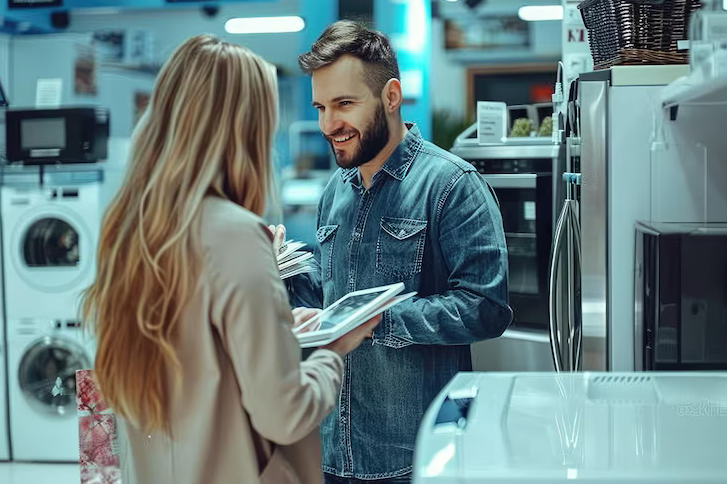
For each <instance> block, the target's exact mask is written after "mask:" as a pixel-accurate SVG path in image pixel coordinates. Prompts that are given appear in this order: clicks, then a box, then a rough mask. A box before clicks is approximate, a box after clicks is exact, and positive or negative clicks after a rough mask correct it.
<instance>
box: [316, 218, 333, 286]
mask: <svg viewBox="0 0 727 484" xmlns="http://www.w3.org/2000/svg"><path fill="white" fill-rule="evenodd" d="M337 230H338V225H324V226H322V227H318V230H317V231H316V240H317V241H318V245H319V246H320V249H321V272H322V274H321V276H322V278H323V280H324V281H325V280H328V279H330V278H331V274H332V271H333V243H334V242H335V240H336V232H337Z"/></svg>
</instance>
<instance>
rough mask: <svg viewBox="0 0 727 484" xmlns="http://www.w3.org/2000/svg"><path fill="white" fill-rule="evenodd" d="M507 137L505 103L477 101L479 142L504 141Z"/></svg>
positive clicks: (498, 142)
mask: <svg viewBox="0 0 727 484" xmlns="http://www.w3.org/2000/svg"><path fill="white" fill-rule="evenodd" d="M506 137H507V104H505V103H495V102H486V101H478V102H477V140H478V142H479V143H480V144H500V143H504V142H505V139H506Z"/></svg>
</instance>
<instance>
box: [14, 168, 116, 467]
mask: <svg viewBox="0 0 727 484" xmlns="http://www.w3.org/2000/svg"><path fill="white" fill-rule="evenodd" d="M102 181H103V172H102V171H101V170H100V169H98V168H96V167H94V166H89V167H78V166H77V165H70V166H69V165H61V166H53V167H51V166H46V167H38V166H36V167H22V166H20V167H4V168H3V171H2V184H1V185H0V206H2V222H1V224H2V233H3V251H2V252H3V260H4V269H5V270H4V283H5V284H4V286H5V289H6V290H5V314H6V340H7V346H8V347H7V374H8V402H9V405H8V413H9V430H10V432H9V434H10V444H11V446H12V459H13V460H17V461H36V462H55V461H58V462H63V461H71V462H73V461H78V418H77V414H76V406H75V401H76V393H75V372H76V370H78V369H90V368H92V365H93V361H94V357H95V355H94V352H93V349H94V344H93V339H92V338H91V337H90V336H87V335H86V334H85V333H84V330H83V329H82V327H81V323H80V318H79V316H80V295H81V292H82V291H83V290H84V289H85V288H87V287H88V286H89V285H90V284H91V283H92V282H93V280H94V278H95V272H96V264H95V258H96V247H97V241H98V238H99V234H100V226H101V207H100V193H101V186H102Z"/></svg>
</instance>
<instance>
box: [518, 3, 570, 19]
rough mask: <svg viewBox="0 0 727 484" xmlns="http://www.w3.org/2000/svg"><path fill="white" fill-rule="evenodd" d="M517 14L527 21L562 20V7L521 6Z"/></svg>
mask: <svg viewBox="0 0 727 484" xmlns="http://www.w3.org/2000/svg"><path fill="white" fill-rule="evenodd" d="M518 16H519V17H520V18H521V19H522V20H525V21H527V22H535V21H539V20H563V7H562V6H561V5H530V6H527V7H521V8H520V10H519V11H518Z"/></svg>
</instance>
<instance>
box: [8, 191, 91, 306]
mask: <svg viewBox="0 0 727 484" xmlns="http://www.w3.org/2000/svg"><path fill="white" fill-rule="evenodd" d="M13 246H14V247H16V250H17V257H13V261H14V263H15V266H16V267H15V268H16V270H17V271H18V273H19V274H20V276H21V277H22V278H23V280H24V281H25V283H26V284H28V285H29V286H31V287H32V288H34V289H36V290H40V291H44V292H56V291H65V290H68V289H71V288H74V287H76V286H77V285H78V284H79V283H80V282H81V281H82V279H83V278H84V277H85V276H86V275H87V274H88V272H89V271H91V268H92V266H93V258H94V257H95V254H94V253H93V250H92V247H95V241H93V240H91V233H90V231H89V230H88V227H87V225H86V223H85V222H84V221H83V219H82V218H81V217H79V216H78V215H77V214H76V213H75V212H74V211H72V210H69V209H67V208H65V207H63V206H62V205H60V204H54V205H49V206H45V207H39V208H37V209H35V210H32V211H29V212H28V214H26V216H25V217H24V218H23V222H22V223H20V224H19V226H18V227H17V228H16V230H15V232H14V234H13Z"/></svg>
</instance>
